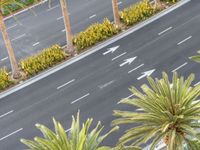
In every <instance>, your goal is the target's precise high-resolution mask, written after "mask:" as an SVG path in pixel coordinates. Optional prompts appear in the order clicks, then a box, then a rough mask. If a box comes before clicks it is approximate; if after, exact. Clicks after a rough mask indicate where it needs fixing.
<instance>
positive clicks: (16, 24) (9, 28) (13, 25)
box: [7, 24, 17, 30]
mask: <svg viewBox="0 0 200 150" xmlns="http://www.w3.org/2000/svg"><path fill="white" fill-rule="evenodd" d="M16 26H17V24H14V25H13V26H10V27H8V28H7V30H10V29H12V28H14V27H16Z"/></svg>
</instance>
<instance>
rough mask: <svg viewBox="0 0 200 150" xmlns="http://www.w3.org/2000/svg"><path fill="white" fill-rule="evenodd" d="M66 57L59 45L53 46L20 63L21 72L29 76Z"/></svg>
mask: <svg viewBox="0 0 200 150" xmlns="http://www.w3.org/2000/svg"><path fill="white" fill-rule="evenodd" d="M65 57H66V54H65V52H64V50H63V49H62V48H61V47H60V46H59V45H57V44H56V45H53V46H51V47H49V48H46V49H44V50H42V51H41V52H40V53H38V54H36V55H34V56H31V57H28V58H27V59H24V60H21V61H20V66H21V68H22V70H23V71H24V72H25V73H26V74H27V75H29V76H32V75H35V74H37V73H38V72H40V71H42V70H45V69H47V68H49V67H51V66H53V65H55V64H56V63H58V62H61V61H62V60H64V59H65Z"/></svg>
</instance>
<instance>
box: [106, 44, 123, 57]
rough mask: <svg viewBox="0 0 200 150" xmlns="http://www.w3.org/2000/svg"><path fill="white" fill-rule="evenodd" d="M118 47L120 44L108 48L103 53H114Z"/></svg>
mask: <svg viewBox="0 0 200 150" xmlns="http://www.w3.org/2000/svg"><path fill="white" fill-rule="evenodd" d="M118 48H119V45H118V46H115V47H111V48H108V50H107V51H106V52H104V53H103V55H106V54H108V53H114V52H115V51H116V50H117V49H118Z"/></svg>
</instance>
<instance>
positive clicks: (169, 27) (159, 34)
mask: <svg viewBox="0 0 200 150" xmlns="http://www.w3.org/2000/svg"><path fill="white" fill-rule="evenodd" d="M171 29H172V27H169V28H167V29H165V30H163V31H161V32H160V33H158V35H161V34H163V33H165V32H167V31H169V30H171Z"/></svg>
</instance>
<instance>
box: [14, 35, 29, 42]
mask: <svg viewBox="0 0 200 150" xmlns="http://www.w3.org/2000/svg"><path fill="white" fill-rule="evenodd" d="M24 36H26V34H22V35H20V36H18V37H16V38H14V39H12V40H11V41H15V40H18V39H20V38H22V37H24Z"/></svg>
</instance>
